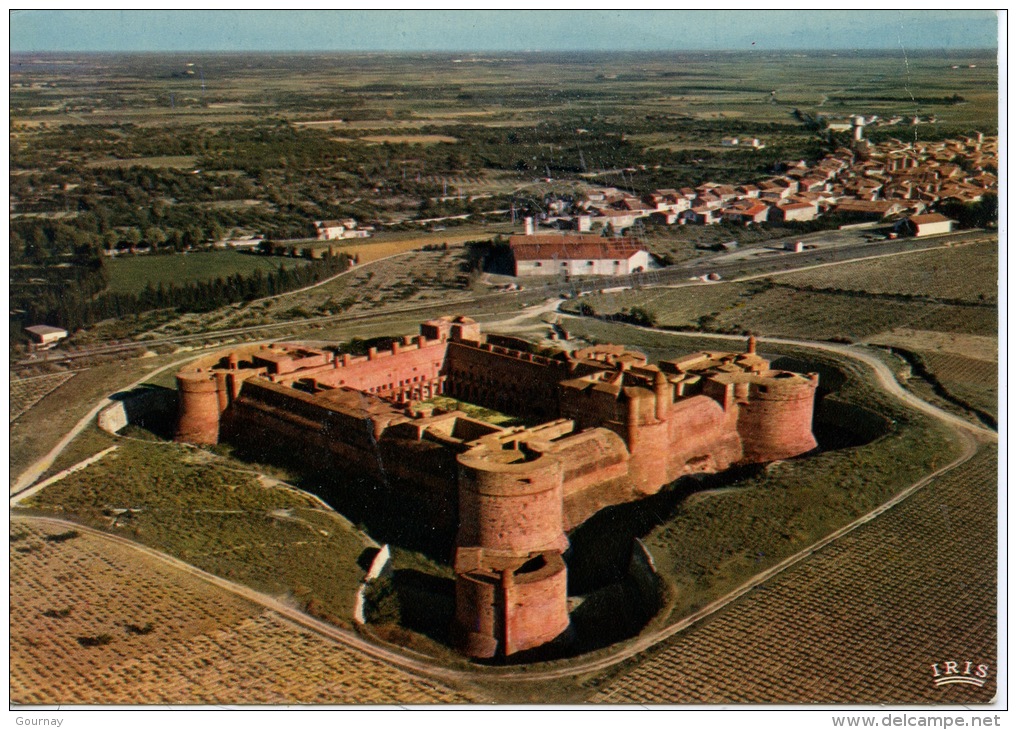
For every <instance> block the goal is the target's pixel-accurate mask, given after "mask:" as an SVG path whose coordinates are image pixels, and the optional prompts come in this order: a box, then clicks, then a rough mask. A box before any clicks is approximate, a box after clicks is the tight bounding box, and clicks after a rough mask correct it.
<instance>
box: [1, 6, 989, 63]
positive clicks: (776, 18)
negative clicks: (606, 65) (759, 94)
mask: <svg viewBox="0 0 1017 730" xmlns="http://www.w3.org/2000/svg"><path fill="white" fill-rule="evenodd" d="M9 22H10V50H11V52H13V53H16V52H30V51H36V52H39V51H106V52H117V51H453V52H455V51H555V50H561V51H579V50H588V51H612V50H617V51H635V50H647V51H658V50H660V51H685V50H785V49H802V50H804V49H880V48H890V49H899V48H901V47H904V48H905V49H916V50H917V49H923V48H932V49H960V48H996V46H997V42H998V20H997V16H996V13H994V12H993V11H986V10H921V11H912V10H903V11H898V10H891V11H876V10H828V11H817V10H791V11H787V10H768V11H761V10H753V11H736V10H728V11H711V10H561V11H543V10H465V11H464V10H12V11H11V12H10V16H9Z"/></svg>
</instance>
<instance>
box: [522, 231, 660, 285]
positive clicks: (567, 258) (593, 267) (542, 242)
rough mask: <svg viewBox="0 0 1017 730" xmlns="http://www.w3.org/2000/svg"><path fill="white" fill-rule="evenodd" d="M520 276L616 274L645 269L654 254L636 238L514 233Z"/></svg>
mask: <svg viewBox="0 0 1017 730" xmlns="http://www.w3.org/2000/svg"><path fill="white" fill-rule="evenodd" d="M509 247H510V248H511V249H512V256H513V258H514V259H515V271H516V276H556V275H561V274H567V275H568V276H615V275H623V274H632V273H635V272H638V271H645V270H646V269H647V268H649V266H650V254H649V252H648V251H647V250H646V248H645V247H644V246H643V245H642V244H641V243H639V241H638V240H636V239H635V238H601V237H600V236H582V235H579V236H577V235H567V236H562V235H541V236H512V237H510V238H509Z"/></svg>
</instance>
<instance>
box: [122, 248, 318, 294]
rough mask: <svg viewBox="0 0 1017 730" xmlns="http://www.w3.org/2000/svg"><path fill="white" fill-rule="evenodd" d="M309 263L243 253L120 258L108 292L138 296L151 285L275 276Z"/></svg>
mask: <svg viewBox="0 0 1017 730" xmlns="http://www.w3.org/2000/svg"><path fill="white" fill-rule="evenodd" d="M304 263H306V262H305V261H304V260H303V259H291V258H287V259H280V258H276V257H273V256H257V255H253V254H243V253H239V252H238V251H197V252H192V253H187V254H174V255H166V256H161V255H144V256H118V257H116V258H114V259H113V260H112V261H110V262H109V264H108V267H109V278H110V281H109V291H110V292H113V293H115V294H139V293H141V292H142V291H144V289H145V286H146V285H148V284H151V285H152V286H154V287H158V286H159V284H164V285H169V284H177V285H180V284H187V283H189V282H194V281H212V280H215V279H218V278H223V279H225V278H226V277H228V276H233V275H234V274H240V275H242V276H247V275H249V274H252V273H254V272H255V271H261V272H263V273H265V274H269V273H272V272H274V271H277V270H278V269H279V266H280V265H282V266H285V267H286V268H287V269H292V268H293V267H294V266H301V265H303V264H304Z"/></svg>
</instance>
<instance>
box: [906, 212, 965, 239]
mask: <svg viewBox="0 0 1017 730" xmlns="http://www.w3.org/2000/svg"><path fill="white" fill-rule="evenodd" d="M953 224H954V221H952V220H950V219H949V218H947V217H946V216H945V215H940V214H939V213H928V214H925V215H913V216H909V217H908V218H905V219H904V220H902V221H900V222H899V223H897V225H896V226H894V229H893V230H894V232H895V233H897V234H898V235H900V236H914V237H916V238H920V237H922V236H935V235H939V234H943V233H950V232H951V231H953Z"/></svg>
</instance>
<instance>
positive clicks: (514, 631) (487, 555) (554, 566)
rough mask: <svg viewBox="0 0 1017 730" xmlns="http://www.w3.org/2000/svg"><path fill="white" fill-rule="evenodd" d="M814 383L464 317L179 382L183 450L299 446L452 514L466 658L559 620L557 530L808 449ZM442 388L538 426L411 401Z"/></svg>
mask: <svg viewBox="0 0 1017 730" xmlns="http://www.w3.org/2000/svg"><path fill="white" fill-rule="evenodd" d="M817 386H818V376H816V375H815V374H809V375H806V376H803V375H799V374H796V373H792V372H786V371H775V370H772V369H771V368H770V364H769V362H768V361H766V360H765V359H763V358H761V357H759V356H758V355H757V354H756V352H755V341H754V340H753V339H751V338H750V340H749V346H748V351H747V352H744V353H729V352H701V353H697V354H694V355H690V356H687V357H683V358H678V359H675V360H669V361H663V362H660V363H658V364H656V365H651V364H648V363H647V361H646V357H645V356H644V355H642V354H641V353H638V352H634V351H630V350H627V349H625V348H624V347H622V346H617V345H600V346H596V347H590V348H586V349H583V350H577V351H573V352H565V351H559V352H556V353H552V354H551V356H545V355H538V354H535V353H533V352H530V351H529V347H528V346H527V345H526V343H523V342H522V341H519V340H515V339H514V338H509V337H497V336H491V337H490V338H488V337H486V336H485V335H483V334H482V333H481V332H480V327H479V325H477V323H476V322H474V321H473V320H471V319H469V318H467V317H456V318H452V317H442V318H440V319H436V320H430V321H428V322H425V323H423V324H422V325H421V327H420V334H419V335H418V336H416V337H405V338H403V339H402V340H400V341H396V342H394V343H392V345H391V346H390V347H389V348H387V349H385V350H381V351H379V350H377V349H374V348H372V349H371V350H369V351H368V353H367V355H366V356H363V357H352V356H350V355H336V354H334V353H332V352H330V351H325V350H317V349H313V348H307V347H300V346H296V345H286V344H279V345H269V346H249V347H243V348H238V349H235V350H232V351H229V352H227V353H222V354H219V355H215V356H211V357H208V358H203V359H201V360H198V361H196V362H195V363H193V364H191V365H190V366H188V367H187V368H185V369H183V370H181V371H180V372H179V373H178V374H177V388H178V391H179V403H180V413H179V419H178V425H177V432H176V433H177V440H180V441H186V442H190V443H199V444H210V443H216V442H217V441H218V440H219V439H220V438H221V439H224V440H228V441H230V442H233V443H237V444H246V445H249V446H252V447H255V448H263V447H266V446H275V447H281V448H287V446H288V445H290V446H292V449H293V450H295V451H298V452H299V454H300V455H301V458H302V459H303V461H304V463H306V464H307V465H308V467H324V468H342V469H347V470H353V471H355V472H356V473H361V474H365V475H368V476H371V477H373V478H374V479H376V480H379V481H383V482H385V483H387V484H389V485H390V486H392V487H394V488H397V489H400V490H404V491H405V492H406V493H407V494H414V495H416V496H418V497H420V502H421V503H422V504H424V505H427V506H428V507H429V509H428V512H429V514H428V515H427V516H428V518H430V519H434V520H441V519H446V520H448V519H454V520H455V524H454V525H451V526H454V527H455V528H456V555H455V572H456V612H455V621H454V627H453V629H454V630H453V635H454V637H455V640H456V641H457V644H458V646H459V648H460V650H461V651H463V652H464V653H465V654H467V655H469V656H472V657H477V658H489V657H495V656H505V655H510V654H514V653H517V652H520V651H525V650H528V649H533V648H536V647H538V646H541V645H543V644H546V643H548V642H550V641H553V640H555V639H556V638H557V637H559V636H561V635H562V634H564V633H565V632H566V631H567V629H568V626H569V617H568V610H567V605H568V602H567V572H566V567H565V563H564V560H563V558H562V554H563V553H564V552H565V551H566V549H567V548H568V538H567V532H568V531H569V530H572V529H573V528H575V527H576V526H578V525H580V524H582V522H584V521H585V520H586V519H588V518H589V517H591V516H592V515H593V514H594V513H596V512H597V511H599V510H600V509H603V508H604V507H607V506H610V505H614V504H620V503H623V502H627V501H631V500H634V499H638V498H640V497H641V496H644V495H648V494H654V493H656V492H657V491H659V490H660V489H661V488H662V487H663V486H665V485H666V484H668V483H670V482H672V481H674V480H675V479H677V478H679V477H681V476H683V475H686V474H692V473H697V472H718V471H722V470H724V469H727V468H728V467H730V466H733V465H737V464H747V463H761V462H766V461H772V460H774V459H784V458H789V457H792V456H797V455H800V454H803V453H806V452H808V451H810V450H811V449H813V448H815V446H816V441H815V438H814V437H813V435H812V414H813V408H814V401H815V392H816V388H817ZM441 394H448V395H450V396H453V397H456V398H459V399H461V400H463V401H468V402H471V403H475V404H478V405H483V406H487V407H491V408H495V409H497V410H500V411H502V412H505V413H509V414H514V415H523V416H529V417H534V416H536V417H539V418H542V419H545V422H544V423H542V424H540V425H538V426H533V427H528V428H524V427H514V428H504V427H500V426H495V425H492V424H490V423H486V422H484V421H480V420H477V419H474V418H470V417H469V416H467V415H466V414H464V413H462V412H459V411H452V412H443V411H441V410H436V409H434V407H433V406H429V405H426V404H424V405H421V404H420V402H421V401H426V400H428V399H430V398H432V397H434V396H436V395H441Z"/></svg>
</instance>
